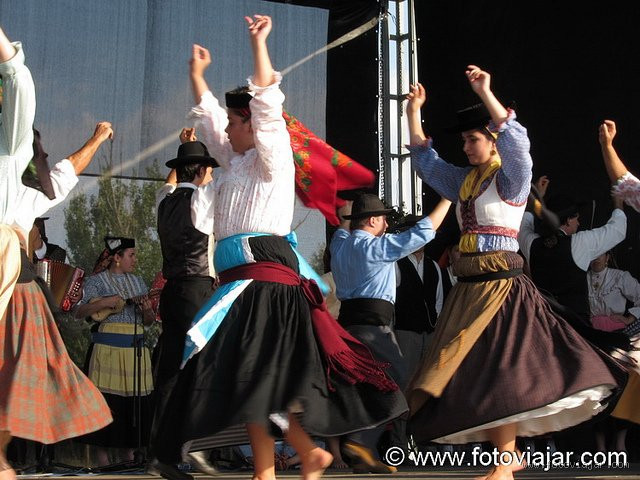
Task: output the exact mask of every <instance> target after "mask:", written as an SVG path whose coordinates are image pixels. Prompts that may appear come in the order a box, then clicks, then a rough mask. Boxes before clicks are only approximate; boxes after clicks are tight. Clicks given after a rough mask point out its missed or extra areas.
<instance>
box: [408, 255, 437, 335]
mask: <svg viewBox="0 0 640 480" xmlns="http://www.w3.org/2000/svg"><path fill="white" fill-rule="evenodd" d="M397 263H398V269H399V270H400V286H399V287H398V288H397V289H396V303H395V311H396V330H410V331H412V332H417V333H422V332H427V333H431V332H433V330H434V327H435V325H436V320H437V318H438V314H437V312H436V292H437V289H438V277H439V275H438V269H439V267H438V266H437V265H436V264H434V263H433V261H431V259H430V258H429V257H424V260H423V262H422V264H423V269H424V270H423V278H424V283H423V281H422V280H420V275H418V272H417V271H416V269H415V267H414V266H413V264H412V263H411V260H409V258H408V257H405V258H402V259H400V260H398V262H397ZM445 273H446V272H445ZM441 276H442V279H443V280H444V275H441ZM447 276H448V275H447ZM443 287H444V285H443ZM446 293H447V292H445V291H444V288H443V294H445V295H446Z"/></svg>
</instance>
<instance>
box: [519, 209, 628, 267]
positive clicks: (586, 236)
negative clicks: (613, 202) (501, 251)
mask: <svg viewBox="0 0 640 480" xmlns="http://www.w3.org/2000/svg"><path fill="white" fill-rule="evenodd" d="M626 234H627V216H626V215H625V213H624V212H623V211H622V210H620V209H619V208H616V209H615V210H614V211H613V213H612V214H611V218H609V221H608V222H607V223H606V224H605V225H603V226H602V227H599V228H594V229H592V230H583V231H581V232H576V233H574V234H573V235H571V257H572V258H573V261H574V262H575V264H576V265H577V266H578V267H579V268H580V269H582V270H584V271H585V272H586V271H587V269H588V268H589V264H590V263H591V261H592V260H594V259H596V258H598V257H599V256H600V255H602V254H603V253H605V252H607V251H609V250H611V249H612V248H613V247H615V246H616V245H617V244H619V243H620V242H621V241H622V240H624V237H625V236H626ZM539 236H540V235H538V234H537V233H535V232H534V228H533V214H532V213H531V212H525V214H524V216H523V217H522V225H520V233H519V234H518V242H519V243H520V250H521V251H522V253H523V254H524V256H525V258H526V259H527V262H528V263H531V262H530V260H531V244H532V243H533V241H534V240H535V239H536V238H538V237H539Z"/></svg>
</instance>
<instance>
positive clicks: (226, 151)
mask: <svg viewBox="0 0 640 480" xmlns="http://www.w3.org/2000/svg"><path fill="white" fill-rule="evenodd" d="M281 78H282V77H281V75H280V74H279V73H276V82H275V83H273V84H272V85H269V86H267V87H257V86H256V85H254V84H253V82H252V81H251V80H249V89H250V90H251V91H252V92H253V93H254V97H253V99H252V100H251V102H250V103H249V108H250V109H251V126H252V128H253V132H254V133H253V135H254V141H255V148H252V149H250V150H247V151H246V152H245V153H243V154H239V153H236V152H234V151H233V149H232V147H231V144H230V143H229V139H228V137H227V134H226V133H225V131H224V130H225V128H226V127H227V124H228V119H227V112H226V110H225V109H224V108H222V107H221V106H220V103H219V102H218V100H217V99H216V98H215V97H214V96H213V94H212V93H211V92H210V91H208V92H206V93H205V94H204V95H202V98H201V99H200V104H199V105H197V106H195V107H194V108H192V109H191V112H190V113H189V115H188V117H189V118H191V119H193V120H194V126H195V127H196V129H197V131H198V133H199V134H200V135H201V136H202V139H203V141H204V143H205V144H206V145H207V148H208V149H209V153H210V154H211V156H213V157H214V158H215V159H216V160H217V161H218V163H219V164H220V167H221V168H219V169H217V170H216V172H215V175H214V182H215V188H216V198H215V206H214V211H215V222H214V234H215V237H216V240H217V241H220V240H222V239H223V238H226V237H229V236H231V235H236V234H239V233H248V232H259V233H270V234H274V235H286V234H288V233H289V232H290V231H291V222H292V221H293V209H294V201H295V192H294V184H295V183H294V182H295V170H294V165H293V152H292V150H291V143H290V139H289V132H288V131H287V128H286V124H285V121H284V118H283V117H282V103H283V102H284V94H283V93H282V91H281V90H280V88H279V86H280V81H281Z"/></svg>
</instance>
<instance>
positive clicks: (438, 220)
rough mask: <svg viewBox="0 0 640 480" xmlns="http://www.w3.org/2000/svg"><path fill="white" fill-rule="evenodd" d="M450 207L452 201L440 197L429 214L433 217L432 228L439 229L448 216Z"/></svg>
mask: <svg viewBox="0 0 640 480" xmlns="http://www.w3.org/2000/svg"><path fill="white" fill-rule="evenodd" d="M449 207H451V201H449V200H447V199H446V198H442V199H440V201H439V202H438V204H437V205H436V206H435V207H434V209H433V210H432V211H431V213H430V214H429V218H430V219H431V228H433V229H434V230H437V229H438V228H439V227H440V225H441V224H442V221H443V220H444V217H446V216H447V212H449Z"/></svg>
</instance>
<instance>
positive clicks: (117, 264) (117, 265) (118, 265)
mask: <svg viewBox="0 0 640 480" xmlns="http://www.w3.org/2000/svg"><path fill="white" fill-rule="evenodd" d="M116 267H118V268H120V262H119V261H118V260H116Z"/></svg>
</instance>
